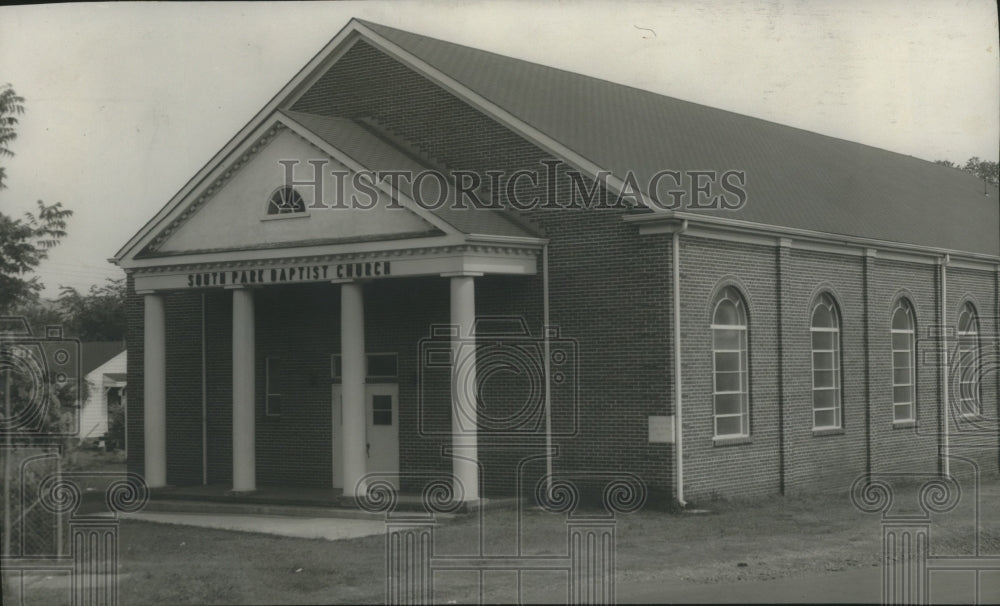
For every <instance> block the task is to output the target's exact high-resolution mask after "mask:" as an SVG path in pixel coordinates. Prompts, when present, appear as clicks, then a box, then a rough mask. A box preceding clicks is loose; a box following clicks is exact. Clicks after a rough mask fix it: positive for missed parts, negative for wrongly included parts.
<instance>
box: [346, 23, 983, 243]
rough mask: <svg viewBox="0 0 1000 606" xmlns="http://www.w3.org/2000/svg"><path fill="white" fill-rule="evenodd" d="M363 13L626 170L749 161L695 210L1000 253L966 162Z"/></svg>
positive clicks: (576, 147) (429, 60)
mask: <svg viewBox="0 0 1000 606" xmlns="http://www.w3.org/2000/svg"><path fill="white" fill-rule="evenodd" d="M361 23H363V24H364V25H365V26H366V27H367V28H370V29H371V30H372V31H373V32H375V33H377V34H378V35H379V36H381V37H383V38H385V39H386V40H388V41H390V42H392V43H393V44H395V45H396V46H398V47H399V48H401V49H403V50H404V51H405V52H407V53H410V54H411V55H413V56H415V57H417V58H418V59H419V60H421V61H423V62H425V63H426V64H428V65H430V66H432V67H433V68H434V69H436V70H439V71H440V72H441V73H443V74H445V75H446V76H448V77H449V78H451V79H453V80H455V81H457V82H459V83H460V84H461V85H463V86H465V87H467V88H468V89H469V90H471V91H472V92H474V93H475V94H477V95H480V96H481V97H483V98H485V99H486V100H488V101H489V102H491V103H493V104H495V105H497V106H499V107H500V108H502V109H503V110H505V111H507V112H509V113H510V114H512V115H514V116H516V117H517V118H518V119H519V120H521V121H523V122H524V123H526V124H528V125H530V126H531V127H533V128H534V129H537V130H538V131H540V132H542V133H544V134H545V135H547V136H549V137H551V138H552V139H554V140H556V141H559V142H560V143H562V144H564V145H565V146H567V147H568V148H570V149H572V150H573V151H574V152H576V153H577V154H579V155H580V156H582V157H584V158H586V159H588V160H590V161H592V162H593V163H594V164H596V165H598V166H600V167H601V168H603V169H606V170H608V171H611V172H612V173H613V174H614V175H616V176H618V177H622V178H623V177H624V176H625V175H626V173H627V172H628V171H632V172H633V173H634V174H635V175H636V176H637V177H639V183H640V184H644V183H648V181H649V178H650V177H651V176H652V175H653V174H655V173H656V172H657V171H660V170H664V169H670V170H679V171H684V170H712V169H714V170H717V171H720V172H722V171H726V170H730V169H733V170H742V171H745V172H746V179H747V183H746V187H745V189H746V191H747V194H748V199H747V203H746V204H745V206H744V207H743V208H742V209H740V210H739V211H725V210H694V211H692V212H697V213H699V214H708V215H722V216H726V217H730V218H733V219H741V220H745V221H750V222H754V223H762V224H766V225H776V226H782V227H790V228H796V229H806V230H813V231H819V232H825V233H831V234H839V235H848V236H855V237H862V238H871V239H875V240H884V241H891V242H900V243H906V244H915V245H922V246H931V247H937V248H943V249H949V250H955V251H967V252H971V253H979V254H986V255H992V256H997V255H1000V202H998V200H1000V199H998V196H997V188H996V187H987V188H984V184H983V182H982V181H981V180H979V179H977V178H976V177H974V176H972V175H969V174H968V173H965V172H964V171H959V170H955V169H952V168H948V167H945V166H939V165H937V164H934V163H933V162H928V161H925V160H920V159H918V158H914V157H911V156H906V155H903V154H898V153H894V152H890V151H886V150H883V149H878V148H875V147H871V146H868V145H863V144H860V143H855V142H852V141H846V140H843V139H837V138H835V137H829V136H826V135H820V134H817V133H813V132H809V131H806V130H802V129H798V128H793V127H790V126H784V125H781V124H777V123H774V122H769V121H766V120H761V119H758V118H752V117H748V116H744V115H740V114H736V113H733V112H729V111H725V110H721V109H716V108H712V107H707V106H704V105H699V104H696V103H690V102H687V101H681V100H679V99H674V98H671V97H666V96H663V95H659V94H656V93H651V92H648V91H644V90H640V89H637V88H633V87H629V86H624V85H621V84H615V83H612V82H608V81H604V80H600V79H597V78H592V77H588V76H583V75H580V74H576V73H572V72H568V71H564V70H559V69H555V68H552V67H547V66H544V65H539V64H536V63H531V62H528V61H523V60H519V59H513V58H511V57H506V56H503V55H498V54H496V53H491V52H487V51H483V50H478V49H474V48H469V47H466V46H461V45H458V44H454V43H451V42H445V41H442V40H437V39H434V38H429V37H427V36H421V35H418V34H414V33H411V32H406V31H403V30H399V29H395V28H391V27H387V26H384V25H380V24H377V23H372V22H369V21H361ZM687 185H688V184H687V183H684V184H682V186H687ZM984 189H985V192H984ZM647 193H648V192H647ZM984 193H985V195H984Z"/></svg>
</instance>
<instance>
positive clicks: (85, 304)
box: [59, 278, 125, 341]
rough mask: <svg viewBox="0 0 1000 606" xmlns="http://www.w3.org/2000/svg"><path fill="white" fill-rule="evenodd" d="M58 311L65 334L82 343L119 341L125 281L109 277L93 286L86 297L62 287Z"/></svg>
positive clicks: (123, 315) (122, 318) (121, 335)
mask: <svg viewBox="0 0 1000 606" xmlns="http://www.w3.org/2000/svg"><path fill="white" fill-rule="evenodd" d="M59 307H60V311H61V312H62V314H63V317H64V318H65V327H66V334H69V335H73V336H75V337H77V338H79V339H80V340H81V341H122V340H124V339H125V280H124V279H118V280H113V279H111V278H108V279H107V281H106V282H105V283H104V284H101V285H96V284H95V285H93V286H91V287H90V290H89V291H88V292H87V294H81V293H80V292H79V291H77V290H76V289H75V288H72V287H69V286H63V287H62V292H61V293H60V294H59Z"/></svg>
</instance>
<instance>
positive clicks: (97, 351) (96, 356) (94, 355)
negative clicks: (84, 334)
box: [80, 341, 125, 376]
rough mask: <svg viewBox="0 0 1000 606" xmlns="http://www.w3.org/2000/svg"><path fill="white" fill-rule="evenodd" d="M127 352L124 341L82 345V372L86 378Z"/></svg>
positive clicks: (93, 342) (94, 342)
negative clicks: (102, 365)
mask: <svg viewBox="0 0 1000 606" xmlns="http://www.w3.org/2000/svg"><path fill="white" fill-rule="evenodd" d="M123 351H125V342H124V341H87V342H84V343H80V370H81V371H82V372H83V374H84V376H86V375H88V374H90V371H92V370H94V369H95V368H97V367H98V366H100V365H101V364H104V363H105V362H107V361H108V360H110V359H111V358H113V357H115V356H117V355H118V354H120V353H121V352H123Z"/></svg>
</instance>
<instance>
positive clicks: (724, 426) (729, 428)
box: [715, 417, 742, 436]
mask: <svg viewBox="0 0 1000 606" xmlns="http://www.w3.org/2000/svg"><path fill="white" fill-rule="evenodd" d="M741 433H742V428H741V427H740V417H716V419H715V434H716V435H719V436H730V435H740V434H741Z"/></svg>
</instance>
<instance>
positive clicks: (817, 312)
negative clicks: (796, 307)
mask: <svg viewBox="0 0 1000 606" xmlns="http://www.w3.org/2000/svg"><path fill="white" fill-rule="evenodd" d="M812 325H813V326H815V327H817V328H833V326H835V324H834V323H833V314H831V313H830V308H828V307H827V306H826V305H817V306H816V309H814V310H813V315H812Z"/></svg>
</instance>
